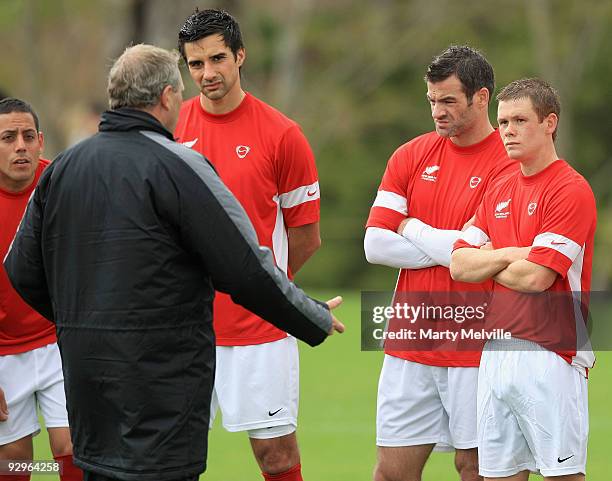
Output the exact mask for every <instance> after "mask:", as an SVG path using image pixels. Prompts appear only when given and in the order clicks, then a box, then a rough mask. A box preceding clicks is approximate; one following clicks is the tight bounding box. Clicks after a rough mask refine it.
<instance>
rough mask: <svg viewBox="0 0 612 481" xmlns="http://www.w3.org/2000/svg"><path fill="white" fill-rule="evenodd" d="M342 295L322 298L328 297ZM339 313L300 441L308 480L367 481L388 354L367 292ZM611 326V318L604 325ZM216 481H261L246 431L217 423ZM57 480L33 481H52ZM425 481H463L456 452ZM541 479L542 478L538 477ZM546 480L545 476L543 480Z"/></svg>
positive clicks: (609, 409)
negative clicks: (370, 319)
mask: <svg viewBox="0 0 612 481" xmlns="http://www.w3.org/2000/svg"><path fill="white" fill-rule="evenodd" d="M335 294H337V292H330V293H325V292H324V293H319V294H318V295H319V297H320V298H322V299H326V298H327V297H331V296H332V295H335ZM340 294H342V295H343V296H344V299H345V301H344V304H343V306H342V307H341V308H339V309H338V316H339V317H340V318H341V319H342V320H343V321H344V322H345V324H346V326H347V332H346V333H345V334H343V335H342V336H334V337H333V338H332V339H329V341H327V342H326V343H325V344H324V345H322V346H320V347H318V348H315V349H311V348H309V347H307V346H304V345H302V346H301V398H300V420H299V422H300V426H299V428H298V437H299V441H300V446H301V454H302V465H303V474H304V479H306V480H307V481H362V480H363V481H367V480H370V479H371V472H372V467H373V466H374V459H375V453H376V449H375V437H374V431H375V426H374V420H375V412H376V385H377V381H378V374H379V371H380V365H381V361H382V353H380V352H361V351H360V339H359V336H360V318H359V316H360V303H359V293H357V292H351V293H340ZM604 321H606V320H604ZM611 379H612V353H610V352H599V353H598V354H597V366H596V368H595V369H593V371H592V372H591V376H590V382H589V406H590V408H589V409H590V442H589V457H588V465H587V471H588V473H587V480H589V481H609V480H610V479H611V478H612V474H611V473H612V462H611V459H612V456H611V454H610V448H611V447H612V383H611V382H610V380H611ZM35 449H36V454H35V457H36V458H37V459H50V454H49V450H48V447H47V440H46V435H45V434H44V432H43V434H41V435H40V436H37V438H36V442H35ZM208 464H209V467H208V471H207V472H206V473H205V474H204V475H203V476H202V477H201V479H202V480H208V481H258V480H261V479H262V478H261V476H260V474H259V470H258V467H257V465H256V463H255V461H254V460H253V457H252V455H251V452H250V446H249V442H248V439H247V437H246V435H245V434H242V433H233V434H230V433H227V432H225V431H224V430H223V428H222V427H221V426H220V425H219V420H218V419H217V421H216V423H215V427H214V429H213V430H212V431H211V433H210V451H209V456H208ZM52 479H53V477H52V476H33V477H32V480H34V481H51V480H52ZM423 479H424V481H447V480H457V475H456V474H455V471H454V468H453V458H452V455H450V454H446V453H435V454H433V455H432V457H431V459H430V460H429V462H428V464H427V467H426V469H425V474H424V477H423ZM532 479H536V476H532ZM540 479H541V478H540Z"/></svg>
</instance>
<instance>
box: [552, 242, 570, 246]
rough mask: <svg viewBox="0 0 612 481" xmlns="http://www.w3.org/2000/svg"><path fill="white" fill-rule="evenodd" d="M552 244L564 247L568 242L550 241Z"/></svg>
mask: <svg viewBox="0 0 612 481" xmlns="http://www.w3.org/2000/svg"><path fill="white" fill-rule="evenodd" d="M550 243H551V244H552V245H554V246H564V245H565V244H567V242H556V241H550Z"/></svg>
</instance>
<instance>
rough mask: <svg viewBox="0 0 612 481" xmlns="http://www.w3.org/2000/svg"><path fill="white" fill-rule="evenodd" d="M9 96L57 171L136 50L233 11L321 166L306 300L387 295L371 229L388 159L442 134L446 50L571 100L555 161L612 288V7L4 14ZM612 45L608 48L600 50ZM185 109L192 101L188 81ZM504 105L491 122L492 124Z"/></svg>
mask: <svg viewBox="0 0 612 481" xmlns="http://www.w3.org/2000/svg"><path fill="white" fill-rule="evenodd" d="M0 7H1V8H0V39H1V44H0V45H1V46H2V51H3V61H2V62H1V63H0V89H1V90H2V91H3V92H4V93H5V94H7V95H12V96H16V97H21V98H24V99H26V100H28V101H29V102H31V103H32V104H33V106H34V107H35V109H36V110H37V111H38V113H39V115H40V117H41V123H42V127H43V131H44V133H45V139H46V147H45V155H46V156H47V157H49V158H53V157H54V156H55V155H56V154H57V153H58V152H59V151H61V150H62V149H64V148H65V147H67V146H68V145H70V144H72V143H74V142H76V141H78V140H80V139H81V138H83V137H84V136H86V135H89V134H90V133H91V132H92V129H95V127H96V125H97V118H98V115H99V113H100V111H101V110H103V109H104V108H105V105H106V98H105V85H106V75H107V72H108V69H109V67H110V65H111V64H112V61H113V59H114V58H116V57H117V56H118V55H119V54H120V53H121V52H122V50H123V49H124V48H125V47H126V46H127V45H129V44H131V43H137V42H147V43H153V44H156V45H159V46H162V47H165V48H173V47H174V46H175V45H176V36H177V32H178V29H179V27H180V26H181V25H182V23H183V21H184V19H185V18H186V17H187V16H188V15H189V14H190V13H191V12H193V10H194V9H195V8H196V7H199V8H200V9H203V8H210V7H217V8H225V9H226V10H228V11H229V12H230V13H232V14H233V15H234V16H236V18H237V19H238V21H239V22H240V24H241V28H242V31H243V36H244V40H245V44H246V49H247V62H246V66H245V67H244V68H243V86H244V87H245V89H246V90H248V91H250V92H252V93H253V94H254V95H256V96H258V97H260V98H262V99H263V100H265V101H267V102H268V103H270V104H272V105H273V106H275V107H277V108H278V109H280V110H281V111H283V112H285V113H286V114H287V115H289V116H290V117H292V118H294V119H295V120H296V121H298V122H299V123H300V124H301V126H302V128H303V130H304V132H305V134H306V136H307V137H308V139H309V140H310V142H311V145H312V148H313V150H314V152H315V155H316V157H317V165H318V169H319V175H320V182H321V191H322V220H321V224H322V238H323V247H322V248H321V250H320V251H319V252H318V253H317V254H316V255H315V256H314V258H313V259H312V260H311V261H310V262H309V263H308V264H307V265H306V266H305V267H304V269H303V271H302V272H300V275H299V277H298V281H299V283H301V284H304V285H308V286H315V285H316V286H319V287H329V286H333V287H335V288H336V289H337V288H338V286H341V287H342V288H347V289H349V288H358V289H390V288H392V287H393V285H394V278H395V275H396V273H395V272H393V270H392V269H388V268H383V267H376V266H371V265H368V264H367V263H366V261H365V259H364V256H363V249H362V239H363V226H364V223H365V221H366V219H367V216H368V212H369V208H370V205H371V203H372V201H373V199H374V196H375V193H376V190H377V187H378V183H379V181H380V178H381V175H382V173H383V171H384V168H385V165H386V161H387V159H388V157H389V156H390V154H391V153H392V152H393V151H394V150H395V149H396V148H397V147H398V146H399V145H400V144H402V143H404V142H406V141H407V140H409V139H410V138H412V137H414V136H416V135H419V134H421V133H424V132H426V131H429V130H431V129H432V125H433V124H432V121H431V117H430V112H429V106H428V103H427V102H426V99H425V91H426V88H425V84H424V82H423V74H424V71H425V68H426V66H427V64H428V63H429V61H430V60H431V58H432V57H433V56H434V55H436V54H437V53H439V52H441V51H442V50H443V49H445V48H446V47H447V46H448V45H450V44H469V45H472V46H474V47H476V48H478V49H480V50H482V51H483V53H484V54H485V55H486V56H487V58H488V59H489V61H490V62H491V63H492V64H493V66H494V68H495V73H496V83H497V89H499V88H501V87H503V86H504V85H506V84H507V83H508V82H510V81H512V80H514V79H517V78H520V77H525V76H541V77H542V78H544V79H546V80H547V81H549V82H550V83H551V84H553V86H555V87H556V88H557V89H558V90H559V92H560V94H561V100H562V115H561V126H560V135H559V138H558V140H557V144H558V145H557V148H558V152H559V154H560V155H561V156H562V157H563V158H566V159H568V160H569V161H570V163H572V164H573V165H574V166H575V167H576V168H577V169H578V170H579V171H580V172H581V173H582V174H583V175H584V176H585V177H586V178H587V179H588V180H589V182H590V183H591V185H592V187H593V190H594V192H595V196H596V198H597V201H598V207H599V225H598V233H597V244H596V253H595V262H594V277H593V288H594V289H605V288H609V287H610V285H611V284H612V242H611V240H610V239H612V199H611V195H612V180H611V179H612V162H611V161H612V158H611V152H612V135H611V134H610V131H611V122H610V110H611V108H612V89H611V88H610V80H609V79H610V78H611V77H612V62H611V61H610V54H609V46H610V45H612V28H611V27H612V2H611V1H609V0H604V1H601V0H581V1H580V0H522V1H521V0H517V1H514V2H505V1H498V0H489V1H484V0H483V1H477V2H469V1H451V0H334V1H329V0H250V1H246V0H226V1H214V2H204V1H193V0H0ZM606 45H607V46H608V47H606ZM185 85H186V92H185V97H186V98H187V97H191V96H193V95H196V94H197V90H196V89H195V88H194V86H193V85H192V83H191V79H190V78H189V76H188V74H187V73H186V71H185ZM495 112H496V106H495V102H493V105H492V106H491V116H492V119H495Z"/></svg>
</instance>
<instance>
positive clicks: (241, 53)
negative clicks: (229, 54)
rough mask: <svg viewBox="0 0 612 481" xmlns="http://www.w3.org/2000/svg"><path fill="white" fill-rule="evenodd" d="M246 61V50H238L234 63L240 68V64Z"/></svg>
mask: <svg viewBox="0 0 612 481" xmlns="http://www.w3.org/2000/svg"><path fill="white" fill-rule="evenodd" d="M245 59H246V50H245V49H244V47H243V48H239V49H238V51H237V52H236V63H237V64H238V67H242V64H243V63H244V61H245Z"/></svg>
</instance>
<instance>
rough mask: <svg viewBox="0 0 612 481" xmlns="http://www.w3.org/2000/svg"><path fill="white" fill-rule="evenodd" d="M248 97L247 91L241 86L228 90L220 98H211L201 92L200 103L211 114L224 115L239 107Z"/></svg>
mask: <svg viewBox="0 0 612 481" xmlns="http://www.w3.org/2000/svg"><path fill="white" fill-rule="evenodd" d="M244 97H246V93H244V90H242V89H241V88H240V87H239V88H237V89H235V90H234V91H231V92H228V93H227V94H226V95H224V96H223V97H221V98H220V99H214V100H212V99H209V98H208V97H206V96H205V95H204V94H200V105H201V106H202V108H203V109H204V110H205V111H206V112H208V113H209V114H214V115H222V114H227V113H228V112H231V111H232V110H235V109H237V108H238V106H239V105H240V104H241V103H242V101H243V100H244Z"/></svg>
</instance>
